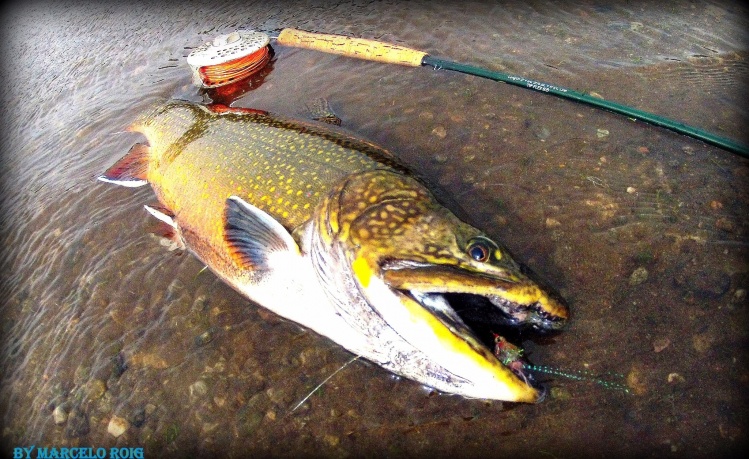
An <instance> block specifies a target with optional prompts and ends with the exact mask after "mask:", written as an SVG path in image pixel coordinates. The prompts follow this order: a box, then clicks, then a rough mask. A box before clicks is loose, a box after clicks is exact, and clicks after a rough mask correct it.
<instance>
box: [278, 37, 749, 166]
mask: <svg viewBox="0 0 749 459" xmlns="http://www.w3.org/2000/svg"><path fill="white" fill-rule="evenodd" d="M276 41H277V42H278V43H279V44H281V45H285V46H291V47H295V48H306V49H312V50H316V51H322V52H325V53H332V54H339V55H343V56H349V57H355V58H359V59H365V60H369V61H376V62H384V63H390V64H399V65H407V66H410V67H421V66H432V67H434V68H436V69H446V70H453V71H456V72H460V73H465V74H468V75H474V76H478V77H481V78H487V79H490V80H494V81H501V82H504V83H508V84H511V85H515V86H520V87H522V88H526V89H531V90H534V91H538V92H543V93H546V94H552V95H555V96H558V97H561V98H564V99H569V100H574V101H576V102H580V103H583V104H588V105H591V106H593V107H597V108H602V109H604V110H608V111H610V112H614V113H618V114H620V115H624V116H627V117H629V118H632V119H636V120H640V121H645V122H646V123H650V124H653V125H655V126H660V127H663V128H666V129H669V130H671V131H674V132H678V133H679V134H683V135H687V136H689V137H692V138H695V139H698V140H701V141H703V142H705V143H708V144H710V145H714V146H716V147H720V148H722V149H724V150H727V151H730V152H732V153H735V154H737V155H740V156H743V157H745V158H749V148H747V146H745V145H742V144H740V143H738V142H735V141H733V140H731V139H727V138H725V137H720V136H717V135H715V134H712V133H710V132H707V131H705V130H702V129H699V128H696V127H693V126H689V125H686V124H684V123H680V122H678V121H674V120H671V119H668V118H665V117H663V116H660V115H656V114H654V113H649V112H646V111H643V110H639V109H637V108H634V107H629V106H627V105H623V104H619V103H617V102H612V101H608V100H605V99H600V98H598V97H593V96H590V95H588V94H584V93H581V92H577V91H573V90H571V89H567V88H562V87H559V86H555V85H551V84H548V83H542V82H540V81H534V80H529V79H527V78H523V77H520V76H515V75H509V74H506V73H501V72H497V71H493V70H487V69H483V68H480V67H475V66H472V65H466V64H460V63H457V62H453V61H449V60H445V59H440V58H437V57H432V56H430V55H429V54H427V53H425V52H423V51H418V50H415V49H411V48H407V47H405V46H400V45H393V44H390V43H384V42H380V41H376V40H368V39H364V38H353V37H345V36H341V35H329V34H319V33H311V32H305V31H302V30H297V29H283V30H282V31H281V32H280V34H279V35H278V38H277V39H276Z"/></svg>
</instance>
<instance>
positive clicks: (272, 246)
mask: <svg viewBox="0 0 749 459" xmlns="http://www.w3.org/2000/svg"><path fill="white" fill-rule="evenodd" d="M224 238H225V240H226V243H227V244H228V246H229V250H230V252H231V253H232V255H233V256H234V259H235V261H236V262H237V264H239V265H240V266H243V267H245V268H247V269H252V270H257V271H265V270H270V269H272V268H273V267H272V266H271V265H272V264H273V263H272V258H273V255H276V254H282V253H286V254H293V255H299V246H298V245H297V243H296V242H295V241H294V239H293V238H292V237H291V234H289V232H288V231H286V228H284V227H283V226H282V225H281V224H280V223H278V221H277V220H276V219H274V218H273V217H271V216H270V215H268V214H267V213H265V212H264V211H262V210H260V209H258V208H257V207H255V206H253V205H252V204H249V203H248V202H246V201H245V200H243V199H242V198H240V197H237V196H231V197H230V198H229V199H227V200H226V208H225V211H224Z"/></svg>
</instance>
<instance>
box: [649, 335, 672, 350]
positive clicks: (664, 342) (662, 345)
mask: <svg viewBox="0 0 749 459" xmlns="http://www.w3.org/2000/svg"><path fill="white" fill-rule="evenodd" d="M670 345H671V340H670V339H668V338H665V337H664V338H658V339H656V340H655V341H653V350H654V351H655V352H656V353H658V352H661V351H663V350H664V349H666V348H667V347H668V346H670Z"/></svg>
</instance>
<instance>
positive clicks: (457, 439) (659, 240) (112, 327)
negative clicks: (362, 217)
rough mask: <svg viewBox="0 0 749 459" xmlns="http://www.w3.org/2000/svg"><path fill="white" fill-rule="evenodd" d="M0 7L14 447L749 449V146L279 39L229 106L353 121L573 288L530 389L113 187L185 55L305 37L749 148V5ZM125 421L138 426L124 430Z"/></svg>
mask: <svg viewBox="0 0 749 459" xmlns="http://www.w3.org/2000/svg"><path fill="white" fill-rule="evenodd" d="M165 3H167V4H168V5H160V4H158V2H148V3H141V2H135V3H133V2H127V3H125V2H114V3H106V2H105V3H103V4H99V3H96V2H90V3H89V2H78V3H76V2H68V3H60V4H52V3H23V4H17V5H5V6H3V12H2V15H0V17H2V31H3V32H2V33H3V36H2V47H1V48H0V49H1V50H2V76H3V81H4V84H3V87H2V103H3V111H4V113H3V121H2V123H3V129H2V132H3V142H2V157H1V158H2V159H1V161H2V165H1V167H0V187H1V193H0V205H1V208H2V213H1V214H0V215H1V216H0V225H1V226H0V228H1V230H2V233H1V235H0V237H1V240H2V255H1V257H2V258H1V261H2V268H1V270H2V285H1V286H0V317H1V318H2V320H1V324H2V330H1V333H2V336H1V341H0V343H1V345H2V354H1V355H0V378H2V379H1V384H2V386H1V387H0V416H2V417H1V418H0V419H1V420H2V421H1V422H2V432H0V434H1V435H2V437H1V438H2V452H1V453H0V454H2V456H10V455H11V454H13V449H14V448H17V447H24V446H25V447H28V446H31V445H36V446H47V447H56V448H62V447H73V446H90V447H94V448H96V447H102V448H111V447H114V446H121V447H143V448H144V451H145V455H146V457H163V456H171V457H188V456H208V455H218V456H224V457H245V456H248V455H273V456H292V455H293V456H298V455H300V454H306V455H319V456H326V457H348V456H356V457H358V456H381V455H383V454H385V455H389V456H396V457H399V456H418V457H421V456H427V455H430V456H435V455H436V456H438V457H442V456H456V457H472V456H480V457H491V456H496V457H557V458H562V457H580V456H585V457H611V456H613V457H620V456H638V457H667V456H674V457H725V456H726V455H729V454H736V453H737V452H739V451H741V450H742V447H743V446H744V445H745V444H746V442H747V413H749V406H748V405H749V404H747V397H746V393H747V386H748V385H749V367H748V366H747V353H746V349H747V333H748V331H747V330H749V329H748V328H747V312H748V309H747V306H748V304H747V303H748V300H747V289H748V288H749V263H748V262H747V260H748V259H749V257H748V256H747V255H748V254H749V253H748V252H749V218H747V215H749V194H748V193H747V189H748V188H749V187H747V185H748V182H749V167H747V160H746V159H742V158H740V157H738V156H736V155H733V154H731V153H729V152H726V151H723V150H721V149H718V148H716V147H711V146H708V145H706V144H704V143H702V142H699V141H696V140H693V139H690V138H687V137H684V136H680V135H678V134H675V133H671V132H669V131H665V130H663V129H660V128H656V127H653V126H649V125H646V124H644V123H641V122H635V121H632V120H630V119H627V118H626V117H623V116H620V115H615V114H611V113H607V112H604V111H601V110H598V109H594V108H590V107H587V106H583V105H580V104H576V103H573V102H569V101H565V100H561V99H557V98H555V97H553V96H549V95H545V94H540V93H535V92H532V91H528V90H526V89H522V88H518V87H513V86H509V85H505V84H501V83H496V82H492V81H488V80H483V79H480V78H476V77H470V76H466V75H461V74H457V73H453V72H449V71H446V70H435V69H433V68H428V67H422V68H407V67H399V66H392V65H384V64H378V63H370V62H364V61H359V60H354V59H350V58H344V57H339V56H332V55H326V54H322V53H318V52H314V51H308V50H301V49H292V48H286V47H283V46H278V45H274V44H273V43H272V46H273V47H274V51H275V55H274V58H273V61H272V63H271V65H270V66H269V67H268V68H267V69H266V70H265V71H264V72H263V75H264V76H263V77H262V78H256V79H254V80H253V83H252V85H251V87H246V88H245V91H244V93H243V94H238V95H237V97H236V99H237V100H236V101H235V102H234V106H240V107H251V108H257V109H263V110H269V111H272V112H276V113H281V114H285V115H292V116H299V117H304V116H306V114H305V105H306V104H308V103H309V102H310V101H312V100H314V99H316V98H318V97H324V98H325V99H327V100H328V101H329V103H330V105H331V106H332V108H333V110H334V111H335V112H336V114H337V115H338V116H339V117H340V118H342V120H343V126H345V127H346V128H348V129H349V130H351V131H353V132H356V133H357V134H359V135H361V136H362V137H365V138H368V139H370V140H372V141H375V142H377V143H379V144H381V145H383V146H385V147H387V148H389V149H390V150H392V151H394V152H395V153H396V155H398V156H399V157H400V158H401V159H402V160H403V161H404V162H406V163H407V164H409V165H410V166H411V167H412V168H413V169H415V170H417V171H419V172H420V173H421V174H423V175H424V176H426V177H427V178H429V179H431V181H433V182H435V183H437V184H438V185H439V186H440V187H441V188H442V190H444V192H446V193H449V194H450V195H451V196H452V197H453V198H454V199H455V201H456V205H458V206H460V207H462V208H463V209H464V210H465V213H466V215H467V217H466V218H468V219H469V220H470V221H471V223H473V224H474V225H476V226H478V227H480V228H482V229H483V230H485V231H486V232H487V233H488V234H489V235H490V236H491V237H493V238H496V239H497V240H500V241H502V242H503V243H504V244H505V245H506V246H508V247H509V248H510V250H511V251H512V252H513V253H514V254H515V256H516V257H517V258H518V259H519V260H521V261H523V262H524V263H526V264H527V265H529V266H530V267H531V268H533V269H534V270H535V271H536V272H537V273H538V274H539V275H540V276H542V277H543V278H544V279H546V280H547V282H548V283H549V284H551V285H553V286H554V287H555V288H557V289H558V290H559V291H560V292H561V293H562V295H563V296H564V297H565V298H567V299H568V301H569V303H570V306H571V310H572V318H571V321H570V323H569V326H568V327H567V328H566V329H565V330H564V332H562V333H560V334H558V335H556V336H554V337H553V338H552V339H546V340H535V341H532V340H528V341H526V342H524V343H523V344H524V346H525V349H526V352H527V353H529V354H530V355H531V357H532V360H533V361H534V362H535V363H538V364H543V365H550V366H554V367H558V368H562V369H566V370H568V371H569V372H574V371H577V372H581V371H585V372H588V373H589V374H591V375H594V374H595V375H602V374H609V373H613V374H617V375H621V376H620V377H619V376H610V377H611V378H619V379H617V381H618V382H620V383H621V384H624V385H626V386H627V388H628V390H627V391H623V390H620V389H617V388H616V387H605V386H603V385H601V384H597V383H596V382H595V381H591V380H583V381H575V380H572V379H567V378H563V377H551V376H543V377H542V379H543V380H545V381H546V384H547V386H548V387H549V388H550V393H549V396H548V397H547V398H546V400H544V401H543V402H542V403H539V404H536V405H515V404H508V403H499V402H486V401H481V400H468V399H463V398H461V397H457V396H449V395H442V394H437V393H433V392H432V391H430V390H428V389H426V388H424V387H422V386H420V385H418V384H416V383H413V382H411V381H409V380H405V379H398V378H395V377H393V376H392V375H390V374H389V373H387V372H386V371H384V370H382V369H380V368H379V367H377V366H375V365H372V364H369V363H367V362H363V361H355V362H353V363H352V364H350V365H349V366H347V367H346V368H345V369H344V370H342V371H341V372H339V373H338V374H336V375H335V376H334V377H333V378H331V379H330V381H328V382H327V383H326V384H325V385H323V387H322V388H321V389H320V390H318V391H316V392H315V393H314V394H312V396H310V397H309V399H308V400H307V401H306V402H305V403H303V404H302V405H301V406H299V408H297V409H293V408H294V407H295V405H297V403H298V402H299V401H300V400H302V399H303V398H304V397H305V396H306V395H307V394H309V392H310V391H311V390H312V389H313V388H314V387H315V386H316V385H317V384H319V383H320V382H321V381H323V380H324V379H325V378H327V377H328V376H330V375H331V374H332V373H333V372H334V371H336V370H337V369H338V368H340V367H341V366H342V365H344V364H345V363H346V362H348V361H349V359H350V358H351V355H350V354H349V353H347V352H346V351H345V350H343V349H342V348H340V347H338V346H337V345H335V344H334V343H332V342H330V341H329V340H327V339H324V338H321V337H320V336H318V335H316V334H314V333H312V332H309V331H307V330H304V329H302V328H300V327H299V326H297V325H295V324H293V323H289V322H287V321H284V320H282V319H279V318H277V317H276V316H274V315H273V314H271V313H269V312H266V311H264V310H263V309H262V308H258V307H257V306H255V305H252V304H250V303H249V302H248V301H246V300H245V299H243V298H242V297H241V296H240V295H239V294H237V293H235V292H234V291H233V290H232V289H231V288H229V287H228V286H226V285H224V284H223V283H222V282H221V281H219V280H218V279H217V278H216V277H215V276H214V275H213V274H211V273H210V272H208V271H204V270H203V266H202V265H201V263H200V262H199V261H198V260H197V259H196V258H195V257H193V256H191V255H190V254H188V253H183V252H180V251H169V250H168V249H167V248H166V247H164V245H163V244H162V243H161V241H160V239H159V238H158V237H156V236H154V235H153V234H152V232H153V230H154V228H155V222H154V220H153V219H152V218H151V217H149V216H148V214H147V213H146V212H145V211H144V210H143V204H148V203H152V202H153V200H154V198H153V194H152V191H151V190H150V188H148V187H144V188H140V189H135V190H134V189H127V188H120V187H115V186H111V185H107V184H104V183H101V182H98V181H96V177H97V176H98V175H99V174H100V173H101V172H102V171H103V170H104V169H106V168H107V167H108V166H110V165H111V164H112V163H113V162H114V161H115V160H116V159H118V158H119V157H121V156H122V155H124V154H125V153H126V152H127V150H128V149H129V148H130V146H131V145H132V144H133V143H135V142H137V141H140V140H142V139H141V137H140V136H139V135H138V134H134V133H130V132H126V130H125V129H126V127H127V126H128V124H129V123H130V122H131V121H132V120H133V119H134V118H135V117H136V116H137V115H138V114H139V113H140V112H141V111H142V110H143V109H144V108H145V107H147V106H149V105H150V104H151V103H153V102H154V101H155V100H158V99H160V98H180V99H187V100H192V101H196V102H200V101H205V102H208V101H210V100H211V98H215V95H212V94H210V93H207V92H206V91H203V90H200V89H199V88H198V87H196V86H193V85H192V83H191V75H190V69H189V67H188V66H187V64H186V62H185V57H186V56H187V54H189V52H190V50H191V49H192V48H194V47H196V46H198V45H200V44H202V43H203V42H205V41H208V40H211V39H212V38H213V37H214V36H216V35H218V34H220V33H227V32H229V31H232V30H235V29H237V28H245V29H259V30H264V31H277V30H279V29H281V28H284V27H296V28H300V29H304V30H310V31H316V32H326V33H336V34H345V35H353V36H359V37H364V38H373V39H380V40H385V41H389V42H393V43H398V44H403V45H407V46H411V47H413V48H417V49H421V50H424V51H426V52H428V53H430V54H431V55H433V56H437V57H442V58H445V59H450V60H454V61H458V62H464V63H470V64H474V65H477V66H481V67H486V68H490V69H494V70H499V71H503V72H507V73H511V74H516V75H521V76H525V77H528V78H532V79H536V80H540V81H544V82H548V83H552V84H556V85H559V86H564V87H569V88H572V89H575V90H578V91H583V92H594V93H597V94H598V95H600V96H601V97H604V98H606V99H609V100H615V101H618V102H621V103H625V104H628V105H632V106H636V107H638V108H640V109H643V110H648V111H652V112H655V113H658V114H660V115H663V116H667V117H671V118H674V119H676V120H679V121H682V122H685V123H688V124H691V125H695V126H698V127H700V128H703V129H706V130H708V131H711V132H714V133H716V134H719V135H721V136H725V137H728V138H731V139H734V140H736V141H740V142H743V143H745V144H746V143H749V136H748V135H747V131H746V127H747V118H749V115H748V114H747V111H746V104H745V102H744V101H745V100H747V98H748V96H749V94H747V92H748V91H747V86H746V82H747V77H748V76H749V65H748V64H747V57H748V56H749V54H748V53H747V51H749V39H748V35H747V33H748V31H749V20H748V16H747V12H748V11H747V9H746V8H744V7H741V6H739V2H726V3H720V2H678V1H677V2H668V3H665V4H663V5H660V4H659V3H658V2H613V3H609V2H603V3H597V2H559V3H552V2H547V1H527V2H511V3H509V4H506V5H495V4H494V3H493V2H483V1H482V2H458V1H454V2H449V1H445V2H427V1H423V2H400V1H382V2H377V1H374V2H370V1H349V2H339V3H338V4H336V3H334V2H313V1H308V2H273V1H262V2H251V1H244V2H238V3H235V4H230V3H217V2H206V3H190V4H185V5H180V6H178V5H177V3H175V4H174V5H172V4H171V3H172V2H165ZM114 417H116V418H119V419H123V420H125V421H126V427H127V430H125V432H124V433H123V434H122V435H120V436H118V437H115V436H113V435H112V434H110V433H108V426H109V425H110V422H111V421H112V419H113V418H114Z"/></svg>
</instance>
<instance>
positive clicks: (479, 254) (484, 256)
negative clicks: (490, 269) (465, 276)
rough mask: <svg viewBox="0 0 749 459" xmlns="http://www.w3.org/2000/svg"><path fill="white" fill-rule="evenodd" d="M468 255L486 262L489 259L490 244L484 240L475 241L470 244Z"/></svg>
mask: <svg viewBox="0 0 749 459" xmlns="http://www.w3.org/2000/svg"><path fill="white" fill-rule="evenodd" d="M466 252H468V255H470V256H471V258H473V259H474V260H476V261H480V262H484V261H487V260H488V259H489V254H490V253H491V252H490V251H489V246H488V245H487V244H486V243H485V242H483V241H473V242H472V243H471V244H469V245H468V250H466Z"/></svg>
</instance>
